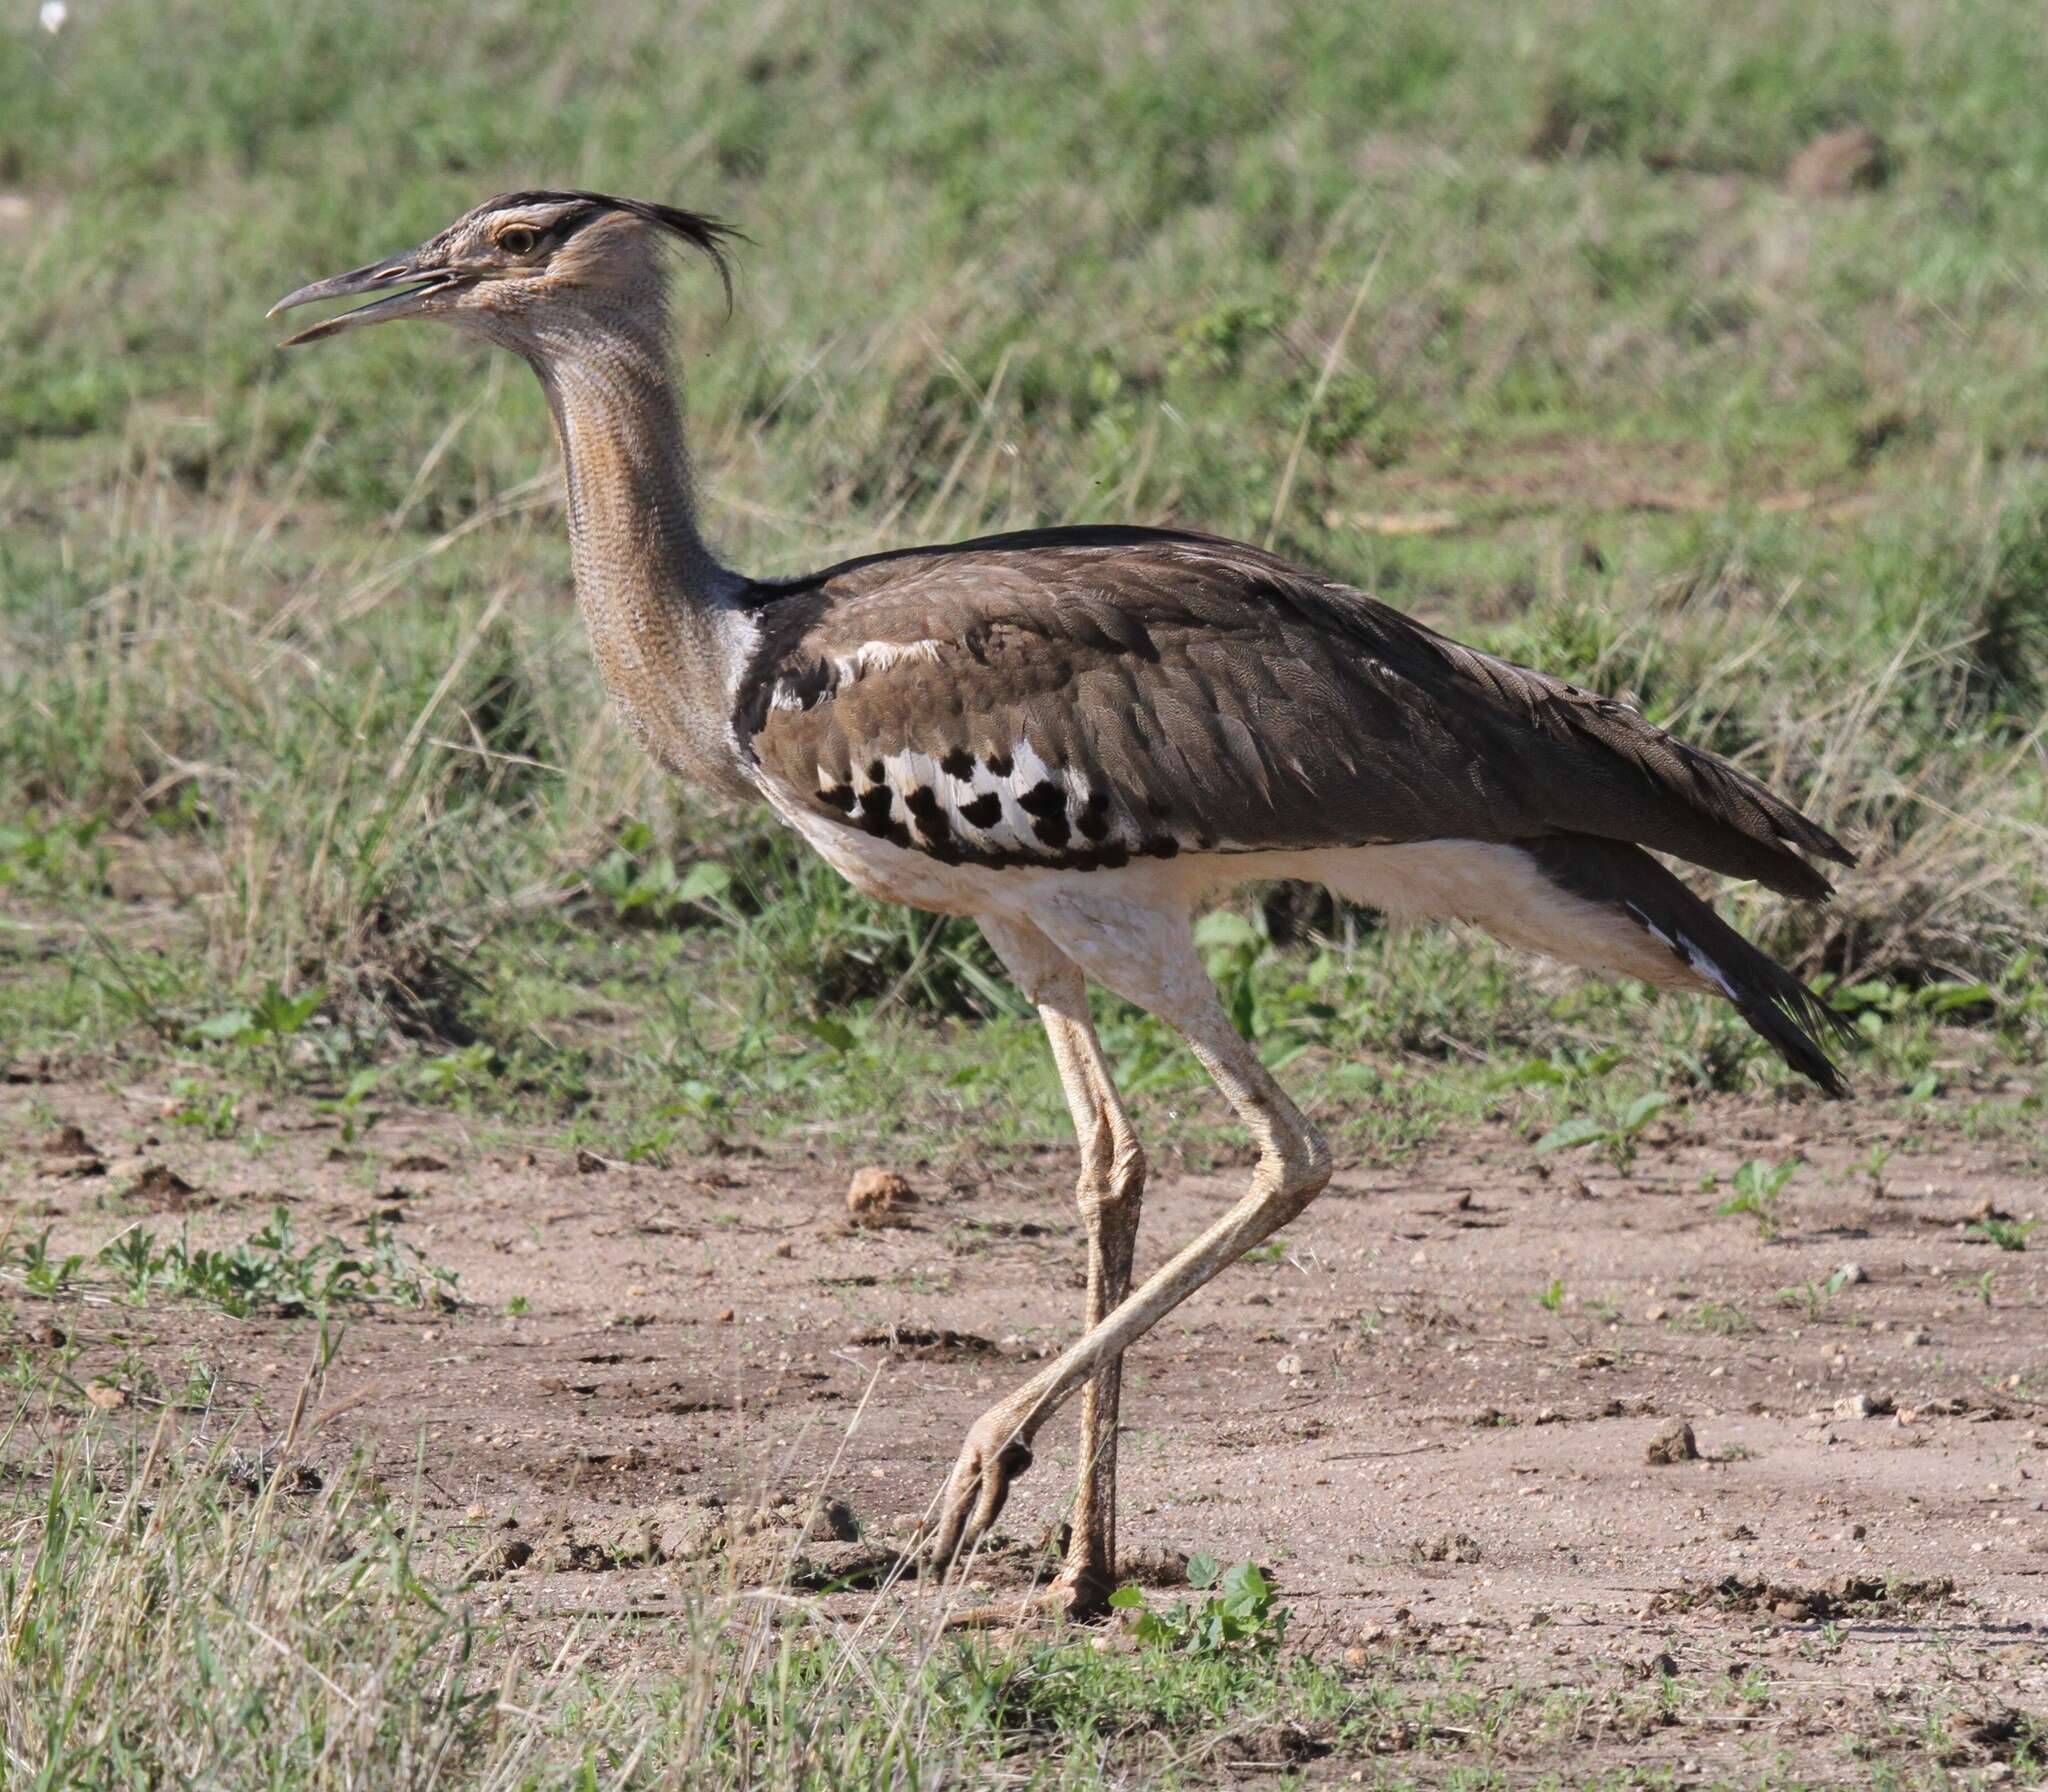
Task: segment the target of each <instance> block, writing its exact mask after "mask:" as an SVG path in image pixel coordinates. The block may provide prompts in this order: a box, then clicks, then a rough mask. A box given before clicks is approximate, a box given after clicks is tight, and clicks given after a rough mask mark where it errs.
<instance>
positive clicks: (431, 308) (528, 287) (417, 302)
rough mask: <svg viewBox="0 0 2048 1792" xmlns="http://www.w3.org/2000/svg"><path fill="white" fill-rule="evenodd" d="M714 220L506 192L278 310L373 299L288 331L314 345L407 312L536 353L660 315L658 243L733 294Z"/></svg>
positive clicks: (597, 198)
mask: <svg viewBox="0 0 2048 1792" xmlns="http://www.w3.org/2000/svg"><path fill="white" fill-rule="evenodd" d="M734 234H735V233H734V232H733V231H731V230H730V229H728V228H727V227H726V226H725V225H723V224H721V223H720V222H719V221H718V220H717V219H716V218H707V217H704V216H701V215H700V214H698V213H696V212H686V211H679V210H677V209H676V208H675V207H674V206H669V205H656V204H653V203H651V202H649V201H647V200H644V199H617V198H614V197H612V196H611V195H609V194H605V193H546V192H536V193H507V194H504V195H503V196H502V197H500V198H497V199H492V200H488V201H486V202H485V203H484V204H482V205H480V206H478V207H477V208H476V209H475V210H474V211H472V212H467V213H465V214H464V215H463V216H462V217H460V218H457V219H456V220H455V222H454V223H453V224H451V225H449V226H448V228H447V229H446V230H444V231H442V232H441V233H440V235H438V236H436V237H432V238H430V239H429V240H428V241H426V242H424V243H422V244H420V246H419V247H418V248H416V249H407V250H405V251H404V252H402V253H401V254H397V255H390V256H386V257H385V258H384V259H383V260H381V261H373V262H371V263H370V264H369V265H368V266H367V267H360V268H356V269H355V270H353V271H352V272H350V273H346V274H336V275H334V276H333V277H332V278H331V279H327V280H316V281H314V282H313V284H312V285H311V286H302V287H300V288H299V290H298V291H297V292H295V293H292V294H291V295H290V296H289V297H287V298H283V299H280V300H279V301H278V302H277V303H276V304H275V305H273V306H272V307H271V308H270V313H269V315H270V316H272V317H275V316H276V315H277V314H278V313H279V312H280V311H289V310H291V309H292V308H293V307H294V306H297V305H311V304H315V303H317V302H319V301H320V300H322V299H349V298H358V297H361V296H363V295H365V294H370V295H374V296H373V297H372V298H371V300H370V303H369V304H367V305H359V306H357V307H356V308H355V309H354V310H353V311H344V312H342V313H341V314H340V315H339V316H337V317H330V318H327V319H325V320H323V321H322V322H320V323H317V324H314V325H313V326H312V327H311V328H310V329H305V330H301V331H300V332H299V333H298V334H297V335H296V336H291V337H288V338H287V339H286V340H285V342H284V343H283V344H282V345H281V346H283V347H286V348H289V347H291V346H292V345H293V344H294V343H300V342H315V341H318V340H319V339H320V338H321V337H323V336H334V335H338V334H339V333H340V332H341V331H343V330H346V329H350V328H353V327H354V326H355V325H357V324H381V323H388V322H390V321H391V320H392V319H393V318H399V317H425V318H435V319H438V320H439V321H441V322H443V323H450V324H454V325H456V326H457V327H459V328H462V329H466V330H469V331H471V332H472V333H473V334H476V335H480V336H483V337H485V338H487V339H488V340H490V341H492V342H496V343H500V344H502V345H503V346H505V347H507V348H513V349H517V350H519V351H520V352H521V353H523V354H526V355H527V356H528V357H529V358H532V359H543V358H545V357H546V355H547V354H548V352H549V351H550V349H551V347H553V346H554V345H555V344H556V343H558V342H560V341H564V340H573V337H574V334H575V332H576V331H577V330H578V328H579V327H581V328H588V327H592V326H596V327H602V326H603V325H604V324H605V323H606V322H608V321H612V322H623V321H628V320H633V321H636V322H637V323H639V324H640V325H641V326H643V327H644V326H645V325H646V324H647V323H649V322H658V321H659V319H660V317H661V314H662V311H663V308H664V300H665V296H666V283H665V279H664V268H663V262H662V248H663V245H664V244H665V243H668V242H672V241H673V242H682V243H686V244H688V245H689V246H690V247H692V248H695V249H700V250H702V251H703V252H704V254H706V255H707V256H709V257H710V259H711V263H712V265H713V266H714V267H715V268H716V269H717V270H718V275H719V278H720V279H721V280H722V281H723V282H724V284H725V291H726V301H727V303H728V304H730V303H731V300H732V275H731V270H730V267H729V264H728V263H727V260H726V255H725V244H726V243H727V242H728V241H729V240H730V239H731V238H732V237H733V235H734Z"/></svg>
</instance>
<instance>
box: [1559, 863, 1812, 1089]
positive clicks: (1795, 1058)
mask: <svg viewBox="0 0 2048 1792" xmlns="http://www.w3.org/2000/svg"><path fill="white" fill-rule="evenodd" d="M1519 844H1520V845H1521V846H1522V848H1523V850H1524V851H1525V852H1527V853H1528V854H1529V855H1530V857H1531V858H1533V859H1534V860H1535V861H1536V864H1537V865H1538V867H1539V868H1540V869H1541V870H1542V872H1543V874H1544V875H1545V876H1546V877H1547V878H1548V879H1549V880H1550V881H1551V882H1552V883H1554V884H1556V885H1557V886H1558V888H1560V889H1562V890H1564V891H1566V892H1568V893H1569V894H1571V895H1573V896H1576V897H1578V898H1580V899H1581V900H1583V901H1587V902H1593V903H1597V904H1599V905H1601V906H1602V907H1605V908H1608V909H1610V910H1618V911H1619V912H1620V913H1622V914H1625V915H1626V916H1628V917H1629V918H1630V919H1631V920H1632V921H1634V922H1635V923H1636V925H1638V926H1639V927H1642V928H1643V929H1644V930H1646V931H1647V932H1648V933H1649V934H1650V935H1651V936H1652V937H1653V938H1654V939H1656V940H1657V941H1658V942H1659V943H1660V944H1661V945H1663V946H1665V947H1667V948H1668V949H1669V950H1670V951H1671V952H1672V954H1673V955H1674V956H1675V957H1676V958H1677V959H1678V960H1679V961H1680V962H1681V963H1682V964H1683V965H1684V966H1685V967H1686V968H1687V969H1688V970H1689V971H1690V972H1691V973H1692V974H1693V975H1692V978H1691V979H1687V981H1688V982H1692V981H1694V980H1695V979H1696V980H1697V982H1696V983H1695V986H1698V984H1704V985H1706V986H1709V987H1712V988H1715V989H1718V990H1719V991H1720V992H1721V993H1722V994H1723V995H1725V996H1726V997H1727V998H1728V999H1729V1001H1731V1002H1733V1003H1734V1004H1735V1010H1736V1012H1737V1013H1738V1014H1740V1015H1741V1016H1742V1018H1743V1019H1744V1020H1746V1021H1748V1022H1749V1024H1750V1025H1751V1026H1752V1027H1753V1028H1755V1030H1756V1031H1757V1032H1758V1033H1759V1034H1761V1035H1762V1036H1763V1037H1764V1038H1765V1039H1766V1040H1768V1041H1769V1042H1770V1044H1771V1045H1772V1047H1773V1048H1774V1049H1775V1050H1776V1051H1777V1053H1778V1055H1779V1056H1780V1057H1781V1058H1783V1059H1784V1060H1785V1062H1786V1063H1787V1064H1789V1065H1791V1067H1792V1068H1793V1069H1794V1070H1796V1071H1798V1072H1799V1074H1800V1075H1801V1076H1804V1077H1808V1078H1811V1079H1812V1080H1813V1081H1814V1082H1815V1083H1818V1084H1819V1085H1820V1087H1821V1088H1822V1089H1824V1090H1826V1091H1827V1093H1828V1094H1829V1095H1832V1096H1837V1097H1840V1096H1844V1095H1847V1094H1848V1092H1849V1091H1848V1085H1847V1084H1846V1083H1844V1082H1843V1080H1842V1073H1841V1072H1840V1071H1839V1070H1837V1069H1836V1068H1835V1065H1834V1061H1833V1060H1832V1059H1831V1058H1829V1056H1828V1054H1827V1052H1826V1050H1825V1049H1824V1048H1823V1047H1822V1045H1821V1043H1820V1040H1821V1038H1822V1037H1823V1036H1825V1035H1827V1034H1830V1033H1832V1034H1834V1035H1836V1036H1837V1037H1838V1038H1843V1039H1846V1038H1847V1037H1849V1027H1848V1023H1847V1022H1846V1021H1844V1020H1843V1018H1842V1017H1841V1016H1840V1015H1839V1014H1836V1013H1835V1012H1834V1011H1833V1010H1832V1009H1830V1008H1829V1007H1828V1006H1827V1005H1826V1004H1825V1003H1824V1002H1822V1001H1821V999H1820V997H1818V996H1817V995H1815V994H1814V993H1813V991H1812V990H1810V989H1808V988H1807V987H1806V985H1805V984H1804V983H1802V982H1801V981H1800V980H1799V979H1798V978H1797V977H1795V976H1793V975H1792V973H1791V972H1790V971H1788V970H1786V969H1785V968H1784V966H1782V965H1780V964H1777V963H1774V962H1773V961H1772V960H1771V959H1769V958H1767V957H1766V956H1765V955H1764V954H1763V953H1762V952H1760V951H1758V950H1757V948H1756V947H1755V946H1753V945H1751V944H1750V943H1749V941H1748V940H1746V939H1744V938H1743V937H1742V935H1741V934H1739V933H1737V932H1736V931H1735V929H1734V928H1732V927H1730V926H1729V925H1728V923H1727V922H1726V921H1724V920H1722V919H1721V917H1720V916H1719V915H1717V914H1715V913H1714V911H1713V910H1712V909H1711V908H1709V907H1708V906H1707V905H1706V904H1705V903H1704V902H1702V901H1701V900H1700V899H1699V898H1698V897H1697V896H1695V895H1694V894H1693V893H1692V892H1691V891H1690V890H1688V889H1687V888H1686V887H1685V885H1683V884H1682V883H1680V882H1679V881H1678V879H1677V878H1675V877H1673V876H1672V875H1671V873H1670V872H1668V871H1666V870H1665V869H1664V867H1663V866H1662V865H1660V864H1658V863H1657V861H1656V860H1655V859H1653V858H1651V857H1650V855H1649V854H1648V853H1646V852H1644V851H1643V850H1642V848H1640V847H1637V846H1629V845H1626V844H1624V843H1622V842H1620V841H1617V840H1601V839H1596V838H1594V837H1593V836H1591V835H1589V834H1553V835H1549V836H1546V837H1544V838H1541V839H1535V840H1525V841H1522V842H1520V843H1519Z"/></svg>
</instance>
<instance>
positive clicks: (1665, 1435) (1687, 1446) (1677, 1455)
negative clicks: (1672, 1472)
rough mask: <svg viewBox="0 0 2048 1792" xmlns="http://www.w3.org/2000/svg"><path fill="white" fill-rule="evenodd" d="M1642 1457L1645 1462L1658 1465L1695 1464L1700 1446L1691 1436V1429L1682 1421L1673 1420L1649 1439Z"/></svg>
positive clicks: (1698, 1456) (1698, 1457)
mask: <svg viewBox="0 0 2048 1792" xmlns="http://www.w3.org/2000/svg"><path fill="white" fill-rule="evenodd" d="M1644 1456H1645V1460H1646V1461H1649V1462H1652V1463H1660V1464H1663V1463H1673V1462H1697V1461H1699V1459H1700V1446H1699V1442H1698V1440H1697V1439H1696V1438H1694V1436H1693V1434H1692V1427H1691V1426H1690V1425H1689V1424H1687V1423H1686V1421H1685V1420H1683V1419H1674V1420H1673V1421H1672V1422H1671V1423H1670V1424H1668V1425H1666V1426H1665V1427H1664V1429H1663V1430H1662V1431H1660V1432H1658V1433H1657V1435H1656V1436H1655V1437H1653V1438H1651V1439H1650V1447H1649V1449H1648V1450H1647V1451H1646V1452H1645V1453H1644Z"/></svg>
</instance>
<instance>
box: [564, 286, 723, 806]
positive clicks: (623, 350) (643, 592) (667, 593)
mask: <svg viewBox="0 0 2048 1792" xmlns="http://www.w3.org/2000/svg"><path fill="white" fill-rule="evenodd" d="M650 311H651V315H647V316H645V317H642V318H638V319H636V318H635V317H634V316H632V315H631V314H630V313H626V314H624V315H621V314H619V313H614V314H613V315H611V316H609V317H607V318H606V319H605V326H606V327H604V328H603V329H602V330H601V331H593V330H591V329H590V328H588V323H587V320H585V327H582V328H578V329H576V330H574V331H573V332H565V333H563V334H562V335H560V336H554V334H553V332H550V331H549V330H547V328H546V327H545V326H544V325H543V326H542V327H541V329H540V330H539V332H538V340H537V341H536V342H535V343H534V345H533V352H531V353H530V355H529V358H530V359H531V360H532V362H533V365H534V368H535V370H536V371H537V372H538V373H539V375H540V379H541V384H542V386H543V387H544V388H545V389H546V391H547V395H548V404H549V407H550V409H551V410H552V411H553V413H554V418H555V427H556V430H557V431H558V433H559V434H560V437H561V442H562V458H563V461H564V463H565V467H566V472H567V482H568V495H569V541H570V552H571V557H572V561H573V564H574V567H575V575H576V597H577V602H578V605H579V606H580V607H581V609H582V611H583V617H584V621H585V624H586V625H587V627H588V628H589V631H590V643H591V648H592V650H593V652H594V653H595V654H596V657H597V664H598V670H599V672H600V673H601V674H602V676H603V679H604V685H605V689H606V691H607V692H609V693H610V695H611V698H612V701H613V702H614V703H615V704H617V706H618V708H619V711H620V713H621V714H622V715H623V716H624V717H625V720H626V723H627V725H628V726H629V727H630V728H631V729H632V731H633V734H634V735H635V737H636V738H637V739H638V740H639V741H640V743H641V745H642V746H644V747H645V748H646V749H647V750H648V751H649V752H650V753H652V754H653V755H654V756H655V758H656V759H658V760H659V761H660V762H661V763H662V764H663V765H665V766H667V767H668V768H669V769H670V770H672V771H675V772H679V773H681V774H682V775H684V776H685V777H688V778H691V779H693V780H695V781H697V782H699V783H701V784H705V785H708V786H710V787H711V788H713V789H716V790H721V791H724V792H726V793H728V794H746V793H748V792H749V791H750V790H751V786H749V785H748V784H747V783H745V782H744V780H743V779H742V778H741V776H740V768H739V758H738V753H737V750H736V748H735V746H734V742H733V737H732V730H731V723H730V715H731V698H730V695H729V693H730V690H731V688H732V684H733V681H734V679H735V678H736V677H737V675H738V668H739V667H740V666H742V665H744V663H745V660H746V654H747V648H748V646H749V644H750V642H751V640H752V636H753V633H754V630H753V626H752V624H751V623H750V622H749V621H748V620H747V618H746V617H745V615H744V614H743V613H742V612H741V610H740V609H739V608H738V606H737V604H736V602H735V599H736V598H737V596H738V594H739V593H740V592H741V591H742V590H744V589H746V586H747V581H746V580H745V579H743V578H741V577H740V576H739V575H738V574H736V573H734V572H732V571H730V570H729V569H727V568H726V567H724V566H723V565H721V564H720V563H719V561H718V559H717V558H716V556H714V555H713V553H712V552H711V550H710V548H709V547H707V546H706V545H705V542H704V538H703V537H702V536H701V535H700V534H699V533H698V530H697V518H696V503H695V498H694V494H693V492H692V489H691V481H690V465H689V454H688V450H687V448H686V446H685V444H684V441H683V426H682V418H681V414H680V411H679V407H678V405H677V402H676V387H675V382H674V378H673V376H672V373H671V370H670V366H669V358H668V353H667V350H666V348H665V346H664V337H665V318H664V317H663V315H662V311H663V308H662V307H660V306H658V305H657V306H654V307H651V308H650ZM551 337H552V339H551Z"/></svg>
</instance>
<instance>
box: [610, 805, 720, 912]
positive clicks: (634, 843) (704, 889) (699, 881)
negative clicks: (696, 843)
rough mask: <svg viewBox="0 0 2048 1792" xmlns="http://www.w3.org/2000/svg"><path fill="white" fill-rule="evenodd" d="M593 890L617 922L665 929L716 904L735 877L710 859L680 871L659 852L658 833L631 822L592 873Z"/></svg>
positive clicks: (645, 825)
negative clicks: (689, 912)
mask: <svg viewBox="0 0 2048 1792" xmlns="http://www.w3.org/2000/svg"><path fill="white" fill-rule="evenodd" d="M590 887H591V889H592V890H594V891H595V892H596V893H597V894H598V895H600V896H602V897H603V898H604V899H605V901H607V902H608V903H610V904H611V908H612V914H613V916H614V917H615V918H616V919H618V920H620V921H624V922H632V923H639V924H642V925H647V926H663V925H668V924H671V923H673V922H674V921H676V920H677V919H678V918H679V917H680V916H681V914H682V912H683V911H684V910H685V909H687V908H689V907H691V906H692V905H697V904H703V905H715V904H717V903H718V902H719V901H720V899H721V898H722V897H723V896H724V895H725V893H726V892H727V890H729V889H730V888H731V887H732V873H731V872H729V871H728V870H727V869H726V868H725V867H724V866H723V865H720V864H718V863H716V862H715V861H713V860H709V859H700V860H698V862H697V863H696V864H694V865H692V866H691V867H690V868H689V869H688V870H687V871H684V872H678V871H677V870H676V866H675V861H674V860H673V859H672V858H670V857H669V856H668V854H666V853H665V852H661V851H659V850H657V847H656V842H655V837H654V830H653V829H652V828H651V827H649V826H648V825H647V823H646V822H644V821H629V822H627V823H626V825H625V826H624V827H622V828H621V829H620V830H619V832H618V837H617V843H616V844H615V845H614V846H613V848H612V850H611V851H610V852H609V853H607V854H606V855H605V856H604V858H603V859H602V860H600V861H599V863H598V864H597V866H596V867H595V868H594V869H593V870H592V871H591V873H590Z"/></svg>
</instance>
